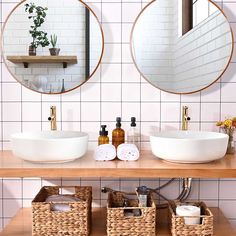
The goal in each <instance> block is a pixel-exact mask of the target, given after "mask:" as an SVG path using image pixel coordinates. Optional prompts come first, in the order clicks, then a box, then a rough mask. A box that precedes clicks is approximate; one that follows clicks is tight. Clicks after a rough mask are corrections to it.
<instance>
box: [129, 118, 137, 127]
mask: <svg viewBox="0 0 236 236" xmlns="http://www.w3.org/2000/svg"><path fill="white" fill-rule="evenodd" d="M130 126H131V127H136V118H135V117H131V125H130Z"/></svg>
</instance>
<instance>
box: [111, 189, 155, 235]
mask: <svg viewBox="0 0 236 236" xmlns="http://www.w3.org/2000/svg"><path fill="white" fill-rule="evenodd" d="M129 195H130V194H129ZM129 195H126V194H124V193H122V192H115V191H114V192H109V194H108V204H107V235H108V236H126V235H127V236H154V235H155V232H156V205H155V202H154V200H153V197H152V194H149V195H148V204H147V207H139V206H138V199H129ZM133 195H134V196H135V195H136V194H133ZM125 202H126V203H125ZM124 204H126V205H128V206H127V207H124ZM134 210H135V211H136V212H137V211H139V213H140V215H139V216H127V214H126V213H127V211H134Z"/></svg>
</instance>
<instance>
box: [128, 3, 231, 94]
mask: <svg viewBox="0 0 236 236" xmlns="http://www.w3.org/2000/svg"><path fill="white" fill-rule="evenodd" d="M156 1H158V0H152V1H151V2H150V3H148V4H147V5H146V6H145V7H144V8H143V9H142V11H141V12H140V13H139V14H138V16H137V17H136V19H135V21H134V24H133V26H132V30H131V35H130V52H131V57H132V60H133V63H134V65H135V67H136V69H137V70H138V72H139V73H140V74H141V76H142V77H143V78H144V79H145V80H146V81H147V82H148V83H150V84H151V85H152V86H154V87H155V88H157V89H160V90H161V91H164V92H167V93H172V94H183V95H184V94H193V93H197V92H200V91H202V90H204V89H207V88H208V87H210V86H211V85H213V84H214V83H216V82H217V81H218V80H219V79H220V78H221V76H222V75H223V74H224V73H225V71H226V70H227V68H228V67H229V65H230V62H231V60H232V57H233V51H234V34H233V30H232V27H231V25H230V23H229V20H228V17H227V16H226V15H225V13H224V12H223V10H222V9H221V8H220V7H219V6H218V5H217V4H216V3H214V2H213V1H212V0H208V1H209V2H210V3H212V4H213V5H215V6H216V7H217V8H218V9H219V10H220V12H221V13H222V14H223V15H224V17H225V18H226V20H227V22H228V24H229V27H230V31H231V36H232V50H231V53H230V58H229V61H228V63H227V65H226V67H225V69H224V70H223V71H222V73H221V74H220V75H219V76H218V77H217V79H215V80H214V81H213V82H212V83H210V84H209V85H207V86H205V87H203V88H202V89H199V90H196V91H192V92H183V93H181V92H179V93H177V92H172V91H168V90H165V89H161V88H160V87H158V85H156V84H154V83H153V82H151V81H150V80H149V79H148V78H147V77H146V76H145V75H144V74H143V73H142V71H141V70H140V69H139V67H138V65H137V63H136V61H135V57H134V54H133V50H132V45H133V43H132V42H133V33H134V29H135V26H136V24H137V22H138V20H139V18H141V17H142V14H143V13H144V11H145V10H146V9H147V8H148V7H150V6H151V4H153V3H154V2H156Z"/></svg>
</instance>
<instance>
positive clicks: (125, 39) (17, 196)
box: [0, 0, 236, 228]
mask: <svg viewBox="0 0 236 236" xmlns="http://www.w3.org/2000/svg"><path fill="white" fill-rule="evenodd" d="M16 1H17V0H1V2H0V8H1V14H2V16H1V19H2V23H3V22H4V19H5V18H6V16H7V14H8V13H9V11H10V10H11V9H12V8H13V7H14V6H15V4H16ZM86 2H87V3H88V5H89V6H90V7H91V8H92V9H93V10H94V11H95V12H96V13H97V15H98V17H99V19H100V21H101V23H102V26H103V29H104V33H105V53H104V57H103V60H102V64H101V66H100V67H99V69H98V71H97V73H96V74H95V75H94V77H93V78H91V80H89V81H88V82H87V83H86V84H84V85H83V86H82V87H81V88H79V89H77V90H76V91H73V92H71V93H68V94H64V95H60V96H49V95H41V94H38V93H34V92H31V91H29V90H28V89H26V88H24V87H22V86H21V85H19V84H18V83H17V82H16V81H15V80H14V79H13V78H12V77H11V76H10V75H9V73H8V72H7V69H6V67H5V66H4V64H3V63H1V83H0V86H1V88H0V92H1V94H0V96H1V103H0V106H1V109H0V117H1V122H0V130H1V131H0V135H1V136H0V137H1V149H9V148H10V142H9V139H10V134H11V133H14V132H18V131H28V130H40V129H49V124H48V122H47V117H48V114H49V106H50V105H56V106H57V108H58V120H59V121H58V124H59V127H60V128H61V129H64V130H68V129H74V130H82V131H86V132H88V133H89V135H90V142H89V147H90V148H94V147H95V146H96V144H97V136H98V133H97V132H98V130H99V126H100V124H107V125H108V129H109V133H111V130H112V129H113V128H114V126H115V122H114V120H115V118H116V116H122V119H123V127H124V129H126V130H127V129H128V126H129V123H130V122H129V120H130V117H131V116H136V117H137V120H138V121H139V122H138V127H139V129H140V131H141V133H142V137H141V140H142V149H149V142H148V136H149V135H150V133H151V132H153V131H157V130H168V129H178V128H179V127H180V119H181V106H182V105H188V106H189V108H190V111H189V112H190V116H191V118H192V120H191V122H190V129H193V130H211V131H218V130H217V128H216V127H215V122H216V121H217V120H219V119H223V118H225V116H227V115H235V114H234V109H235V105H236V104H235V103H236V93H235V89H236V56H235V54H234V56H233V59H232V62H231V64H230V66H229V68H228V70H227V71H226V73H225V74H224V75H223V76H222V78H221V80H220V81H219V82H218V83H216V84H214V85H213V86H211V87H210V88H208V89H207V90H204V91H202V92H199V93H196V94H192V95H184V96H180V95H173V94H168V93H165V92H161V91H159V90H158V89H156V88H154V87H152V86H151V85H150V84H148V83H147V82H146V81H145V80H144V79H143V78H141V76H140V74H139V73H138V72H137V70H136V69H135V67H134V65H133V63H132V59H131V56H130V51H129V36H130V30H131V27H132V23H133V22H134V19H135V17H136V16H137V14H138V13H139V12H140V10H141V9H142V7H144V6H145V4H146V2H145V1H141V0H127V1H125V0H124V1H119V0H103V1H101V0H88V1H86ZM217 3H218V4H219V5H220V6H221V7H222V8H223V9H224V11H225V12H226V14H227V16H228V18H229V21H230V24H231V26H232V28H233V29H234V31H236V24H235V23H236V13H235V12H236V1H235V0H231V1H230V0H226V1H225V0H224V1H223V0H222V1H218V2H217ZM164 181H166V180H165V179H153V180H150V179H100V178H96V179H91V178H90V179H80V178H78V179H61V178H56V179H55V180H52V179H21V178H19V179H6V178H4V179H1V180H0V184H1V188H0V218H1V220H0V224H1V227H3V226H4V225H6V224H7V222H8V221H9V220H10V219H11V217H12V216H13V215H14V214H15V213H16V211H17V210H18V209H19V208H20V207H22V206H29V205H30V201H31V199H32V198H33V196H34V195H35V194H36V193H37V191H38V190H39V189H40V187H41V186H42V185H50V184H55V185H74V184H76V185H77V184H78V185H79V184H81V185H91V186H93V188H94V194H93V195H94V199H95V200H94V205H104V204H105V202H106V197H107V196H106V195H104V194H101V193H100V188H101V187H102V186H110V187H112V188H114V189H121V190H130V191H131V190H133V189H134V187H136V186H138V185H147V186H151V187H155V186H159V185H160V184H161V183H163V182H164ZM179 191H180V182H179V181H178V180H177V181H175V182H174V183H172V185H170V186H169V187H168V188H166V189H164V190H163V192H162V193H163V194H165V195H166V196H167V197H171V198H172V197H173V198H174V197H176V196H177V194H178V193H179ZM190 197H191V198H192V199H202V200H204V201H206V202H207V203H208V204H209V205H210V206H219V207H220V208H221V209H222V210H223V212H224V213H225V215H226V216H227V217H228V218H229V219H230V221H231V222H232V224H233V225H234V226H235V228H236V180H235V179H201V180H199V179H195V180H194V188H193V192H192V193H191V196H190Z"/></svg>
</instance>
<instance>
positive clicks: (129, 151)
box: [117, 143, 139, 161]
mask: <svg viewBox="0 0 236 236" xmlns="http://www.w3.org/2000/svg"><path fill="white" fill-rule="evenodd" d="M117 157H118V158H119V159H120V160H122V161H136V160H138V159H139V150H138V148H137V147H136V145H134V144H131V143H123V144H120V145H119V146H118V148H117Z"/></svg>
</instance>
